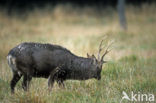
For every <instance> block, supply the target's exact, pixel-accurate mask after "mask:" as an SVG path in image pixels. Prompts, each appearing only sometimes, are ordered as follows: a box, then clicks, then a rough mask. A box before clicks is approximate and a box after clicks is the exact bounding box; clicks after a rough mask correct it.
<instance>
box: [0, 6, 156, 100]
mask: <svg viewBox="0 0 156 103" xmlns="http://www.w3.org/2000/svg"><path fill="white" fill-rule="evenodd" d="M126 16H127V22H128V30H127V31H122V30H120V27H119V23H118V15H117V12H116V11H115V10H114V9H112V8H107V9H104V10H101V11H99V10H97V9H96V8H90V7H85V8H83V9H82V8H81V9H80V8H75V10H74V9H73V7H72V6H71V5H65V6H63V5H58V6H57V7H55V8H54V10H53V11H52V10H51V9H50V7H46V8H44V9H38V8H37V9H35V10H34V11H31V12H26V13H25V14H24V13H23V15H22V16H20V15H19V14H18V13H15V14H14V15H13V16H11V17H9V16H7V15H6V13H5V10H0V103H119V101H120V100H121V98H122V91H125V92H126V93H127V94H129V95H130V93H131V91H133V92H135V93H138V92H139V93H146V94H148V93H152V94H154V95H155V96H156V5H154V4H153V5H147V4H144V5H143V6H142V7H140V8H137V7H134V6H127V7H126ZM105 35H107V36H108V38H109V40H112V39H113V40H115V43H114V45H113V46H114V49H113V50H112V51H111V53H109V54H108V55H107V56H106V60H109V61H110V62H108V63H107V64H104V66H103V70H102V73H101V74H102V78H101V80H100V81H97V80H95V79H90V80H87V81H72V80H68V81H66V82H65V89H61V88H59V87H58V85H57V84H55V86H54V88H53V91H52V92H49V91H48V87H47V79H42V78H40V79H39V78H33V80H32V81H31V87H30V90H29V92H24V91H23V90H22V87H21V80H20V82H19V83H18V84H17V86H16V89H15V92H16V93H15V94H14V95H11V94H10V87H9V82H10V80H11V78H12V72H11V70H10V68H9V67H8V65H7V61H6V56H7V53H8V51H9V50H10V49H11V48H13V47H14V46H16V45H17V44H19V43H21V42H25V41H27V42H28V41H31V42H41V43H52V44H58V45H61V46H64V47H66V48H68V49H69V50H71V52H73V53H74V54H76V55H79V56H84V57H86V53H89V54H95V55H97V51H98V45H99V43H100V41H101V38H102V37H104V36H105ZM155 102H156V100H155ZM123 103H129V101H127V100H124V101H123ZM153 103H154V102H153Z"/></svg>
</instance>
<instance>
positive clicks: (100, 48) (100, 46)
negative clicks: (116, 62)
mask: <svg viewBox="0 0 156 103" xmlns="http://www.w3.org/2000/svg"><path fill="white" fill-rule="evenodd" d="M104 39H106V36H105V37H104V38H103V39H102V40H101V43H100V45H99V52H98V60H100V53H101V51H102V49H103V48H104V47H102V43H103V41H104Z"/></svg>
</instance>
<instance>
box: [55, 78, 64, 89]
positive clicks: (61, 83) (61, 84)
mask: <svg viewBox="0 0 156 103" xmlns="http://www.w3.org/2000/svg"><path fill="white" fill-rule="evenodd" d="M57 83H58V85H59V87H60V88H65V86H64V83H63V80H62V79H61V80H57Z"/></svg>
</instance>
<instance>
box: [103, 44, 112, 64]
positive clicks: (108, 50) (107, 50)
mask: <svg viewBox="0 0 156 103" xmlns="http://www.w3.org/2000/svg"><path fill="white" fill-rule="evenodd" d="M113 43H114V41H111V42H110V43H108V45H107V47H106V50H105V52H104V54H103V55H102V57H101V61H103V62H106V61H104V60H103V59H104V57H105V55H106V54H108V53H109V52H110V51H111V50H112V49H109V48H110V47H111V45H112V44H113Z"/></svg>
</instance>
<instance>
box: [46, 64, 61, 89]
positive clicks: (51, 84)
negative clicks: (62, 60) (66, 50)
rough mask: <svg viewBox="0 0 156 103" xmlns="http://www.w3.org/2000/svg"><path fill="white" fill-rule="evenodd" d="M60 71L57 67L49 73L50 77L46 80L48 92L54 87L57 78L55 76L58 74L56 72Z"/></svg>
mask: <svg viewBox="0 0 156 103" xmlns="http://www.w3.org/2000/svg"><path fill="white" fill-rule="evenodd" d="M59 70H60V68H59V67H56V68H55V69H54V70H53V71H52V72H51V73H50V76H49V78H48V89H49V91H51V90H52V87H53V85H54V82H55V79H56V78H57V76H56V74H57V73H58V71H59Z"/></svg>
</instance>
